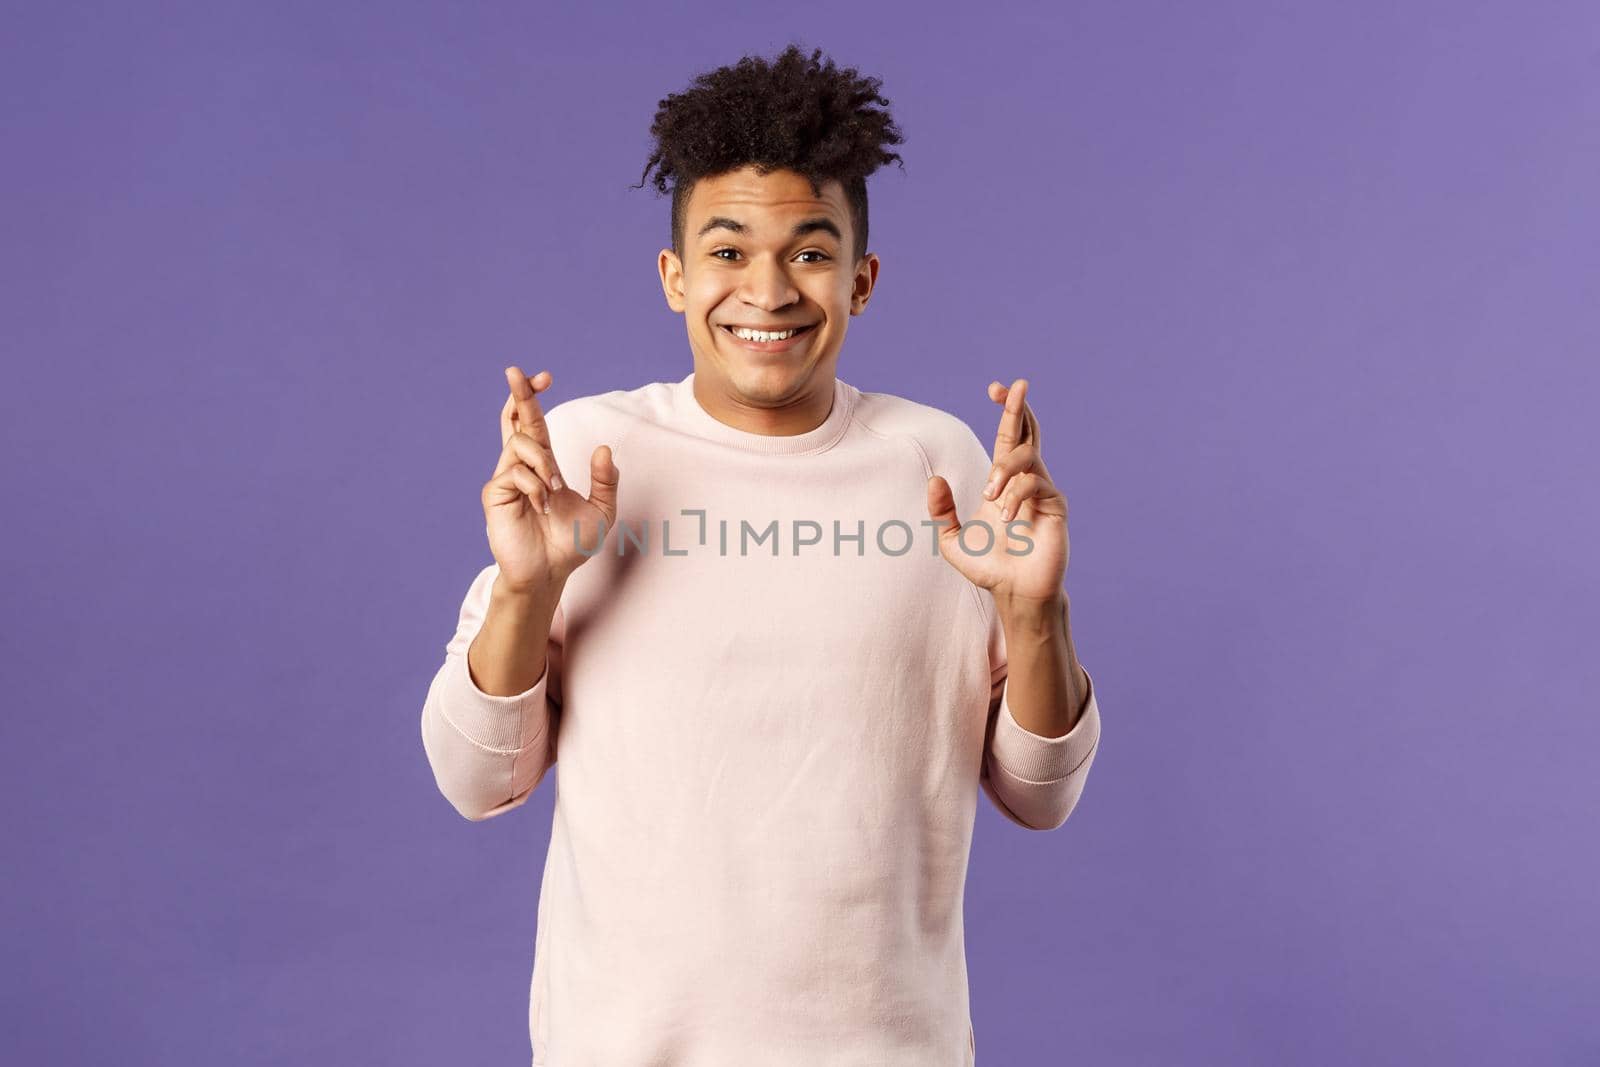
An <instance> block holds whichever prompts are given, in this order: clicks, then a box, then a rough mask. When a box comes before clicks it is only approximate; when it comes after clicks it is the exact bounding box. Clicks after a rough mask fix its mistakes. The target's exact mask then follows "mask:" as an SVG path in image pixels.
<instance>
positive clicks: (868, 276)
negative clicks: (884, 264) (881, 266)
mask: <svg viewBox="0 0 1600 1067" xmlns="http://www.w3.org/2000/svg"><path fill="white" fill-rule="evenodd" d="M877 284H878V257H877V256H876V255H875V254H874V253H872V252H867V253H864V254H863V255H862V257H861V262H859V263H857V264H856V276H855V278H854V279H853V280H852V282H851V286H850V314H852V315H860V314H861V313H862V312H864V311H866V310H867V301H868V300H870V299H872V288H873V286H875V285H877Z"/></svg>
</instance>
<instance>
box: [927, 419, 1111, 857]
mask: <svg viewBox="0 0 1600 1067" xmlns="http://www.w3.org/2000/svg"><path fill="white" fill-rule="evenodd" d="M962 425H963V426H964V427H965V423H963V424H962ZM963 443H964V446H965V449H966V453H965V454H966V455H967V456H968V457H969V458H968V460H967V461H966V462H965V463H962V464H958V465H957V469H958V470H960V472H961V473H960V474H959V475H958V478H959V479H960V481H959V482H957V481H954V480H952V481H951V490H952V492H954V493H955V494H956V500H957V503H958V506H961V505H963V504H964V502H965V501H968V500H970V501H972V502H973V503H974V504H975V503H976V502H977V501H978V500H979V499H980V497H979V494H980V493H981V487H982V485H983V483H984V482H985V481H987V480H988V477H989V470H990V468H991V467H992V466H993V465H994V464H993V462H992V460H991V457H990V454H989V450H988V449H986V448H985V447H984V446H983V442H981V441H979V440H978V437H977V435H976V434H974V433H973V432H972V430H971V428H970V427H967V428H966V434H965V440H964V442H963ZM962 510H963V511H965V508H964V507H963V508H962ZM978 593H979V597H978V599H979V603H980V605H981V607H982V609H983V612H984V614H985V616H986V619H985V621H986V623H987V626H988V651H989V718H988V722H987V724H986V726H985V729H984V736H983V766H982V768H981V770H980V772H979V775H978V782H979V785H981V786H982V788H983V791H984V792H985V793H986V794H987V795H988V797H989V799H990V801H992V802H993V803H994V806H995V807H996V808H997V809H998V810H999V812H1000V814H1002V815H1004V816H1005V817H1006V818H1007V819H1009V820H1011V821H1012V822H1014V823H1016V824H1017V825H1018V826H1021V827H1024V828H1025V829H1029V830H1054V829H1056V828H1057V827H1059V826H1060V825H1061V824H1062V823H1064V822H1066V821H1067V816H1069V815H1071V814H1072V809H1073V808H1074V807H1076V806H1077V803H1078V798H1079V797H1080V796H1082V795H1083V786H1084V782H1085V781H1086V780H1087V779H1088V777H1089V767H1090V765H1091V764H1093V763H1094V756H1095V752H1096V751H1098V749H1099V747H1100V708H1099V704H1098V703H1097V701H1096V694H1095V687H1094V679H1093V678H1090V679H1089V694H1088V698H1087V701H1086V703H1085V706H1084V708H1083V711H1082V712H1081V713H1080V715H1079V716H1078V721H1077V722H1076V723H1074V724H1073V726H1072V729H1071V730H1069V731H1067V733H1065V734H1063V735H1062V736H1061V737H1043V736H1041V735H1039V734H1036V733H1032V732H1030V731H1028V730H1025V729H1023V727H1022V725H1021V724H1020V723H1018V722H1017V720H1016V718H1015V717H1013V716H1012V714H1011V707H1010V704H1009V702H1008V701H1007V700H1006V688H1007V687H1006V675H1007V671H1006V638H1005V629H1004V627H1002V626H1001V625H1000V616H999V613H998V612H997V611H996V610H995V606H994V597H993V596H992V595H991V594H990V593H989V592H988V590H978ZM1088 673H1089V672H1088V669H1087V668H1085V669H1084V674H1085V675H1087V674H1088Z"/></svg>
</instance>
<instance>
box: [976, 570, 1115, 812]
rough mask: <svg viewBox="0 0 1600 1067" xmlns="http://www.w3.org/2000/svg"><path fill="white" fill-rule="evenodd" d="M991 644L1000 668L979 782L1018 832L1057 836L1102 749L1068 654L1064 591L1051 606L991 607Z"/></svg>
mask: <svg viewBox="0 0 1600 1067" xmlns="http://www.w3.org/2000/svg"><path fill="white" fill-rule="evenodd" d="M991 603H994V602H993V599H992V598H991V597H988V596H987V595H986V596H985V606H988V605H989V604H991ZM990 643H991V656H995V657H997V658H998V659H999V661H1000V662H999V664H998V666H996V667H995V668H993V673H992V675H991V677H992V688H991V694H990V703H989V723H988V728H987V730H986V732H985V735H984V756H983V769H982V773H981V775H980V782H981V784H982V785H983V787H984V791H985V792H986V793H987V794H988V796H989V799H990V800H991V801H993V802H994V805H995V807H996V808H997V809H998V810H999V811H1000V812H1001V814H1003V815H1005V816H1006V817H1007V818H1008V819H1010V820H1011V821H1012V822H1014V823H1016V824H1017V825H1018V826H1022V827H1025V828H1027V829H1030V830H1054V829H1056V828H1057V827H1059V826H1061V825H1062V824H1063V823H1065V822H1066V821H1067V817H1068V816H1069V815H1071V814H1072V810H1073V808H1074V807H1076V806H1077V803H1078V798H1079V797H1080V796H1082V794H1083V787H1084V783H1085V782H1086V781H1087V779H1088V776H1089V767H1090V765H1091V764H1092V763H1093V762H1094V756H1095V753H1096V752H1097V751H1098V749H1099V744H1100V709H1099V706H1098V704H1097V702H1096V700H1095V692H1094V685H1093V682H1092V681H1091V680H1090V678H1089V674H1088V672H1087V671H1086V670H1084V668H1083V665H1082V664H1080V663H1079V662H1078V657H1077V652H1076V650H1075V649H1074V648H1073V646H1072V630H1071V624H1070V621H1069V605H1068V601H1067V596H1066V592H1065V590H1063V591H1062V592H1061V595H1060V598H1059V599H1058V600H1057V601H1054V602H1049V601H1047V602H1044V603H1036V602H1022V603H1016V602H1011V601H1003V602H1001V603H999V604H995V609H994V614H993V615H992V616H991V631H990Z"/></svg>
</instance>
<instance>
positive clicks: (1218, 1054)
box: [0, 2, 1600, 1067]
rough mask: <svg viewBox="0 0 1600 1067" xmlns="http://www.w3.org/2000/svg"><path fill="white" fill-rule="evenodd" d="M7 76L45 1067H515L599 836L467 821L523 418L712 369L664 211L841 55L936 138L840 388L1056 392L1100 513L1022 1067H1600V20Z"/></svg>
mask: <svg viewBox="0 0 1600 1067" xmlns="http://www.w3.org/2000/svg"><path fill="white" fill-rule="evenodd" d="M5 37H6V40H5V44H4V56H3V62H0V81H3V88H4V104H3V107H0V121H3V128H0V145H3V146H4V154H5V158H6V166H5V170H4V174H3V178H0V181H3V183H4V187H3V200H0V213H3V215H0V217H3V231H0V269H3V272H4V273H3V276H0V282H3V297H0V313H3V316H4V318H3V338H4V345H5V354H6V358H5V389H4V400H3V404H4V409H3V411H0V416H3V425H4V432H5V435H6V440H5V443H6V447H5V449H4V454H5V464H6V472H5V477H6V484H5V502H6V514H7V522H6V527H5V529H6V533H5V538H6V542H5V547H6V552H5V567H6V576H5V577H6V582H5V588H6V598H5V600H6V615H7V618H6V624H5V629H4V669H5V676H6V691H7V700H6V704H7V708H6V714H5V716H4V723H5V731H6V735H5V744H4V745H3V746H0V760H3V767H0V770H3V772H4V774H5V779H6V782H7V785H8V786H9V790H8V792H9V794H10V797H11V801H10V812H9V817H8V818H7V819H6V826H7V840H6V842H5V844H6V856H7V858H8V863H7V866H8V867H9V868H10V870H9V872H8V874H7V875H6V877H5V879H4V883H5V887H4V904H5V906H6V913H7V915H8V916H9V917H10V918H9V921H8V922H7V923H6V934H5V943H4V946H3V947H4V957H5V959H6V961H7V966H6V968H5V979H4V980H5V989H4V996H3V997H0V1004H3V1007H0V1012H3V1013H4V1017H3V1018H0V1024H3V1029H4V1031H5V1032H6V1033H7V1034H8V1043H9V1044H10V1046H11V1048H12V1052H11V1053H10V1054H9V1057H8V1058H11V1059H12V1061H13V1062H18V1063H22V1062H27V1063H43V1062H51V1063H91V1062H93V1063H108V1062H116V1063H121V1064H157V1063H160V1064H169V1063H222V1062H227V1063H231V1064H258V1063H260V1064H265V1063H385V1064H402V1063H404V1064H424V1063H429V1064H431V1063H469V1062H470V1063H484V1064H488V1063H503V1064H525V1063H526V1062H527V1060H528V1055H529V1051H528V1036H527V1030H526V1010H527V995H528V978H529V968H530V967H531V961H532V949H533V938H534V925H533V924H534V909H535V896H536V893H537V890H538V885H539V873H540V870H541V866H542V863H543V859H544V852H545V843H546V841H547V839H548V833H549V817H550V805H551V800H552V790H551V789H550V788H549V786H548V784H547V785H542V786H541V788H540V790H539V792H538V794H537V795H536V797H535V798H534V799H533V800H531V801H530V802H529V803H528V804H527V805H526V806H525V807H524V808H523V809H521V810H519V811H517V812H516V813H514V814H512V815H511V816H510V817H508V818H504V819H498V820H494V821H492V822H490V823H486V824H482V825H472V824H468V823H465V822H463V821H462V820H461V819H460V817H459V816H458V815H456V814H455V813H454V812H453V811H452V810H451V809H450V807H449V805H448V804H447V803H446V802H445V801H444V799H443V798H442V797H440V796H439V795H438V794H437V792H436V791H435V788H434V785H433V782H432V778H431V774H430V772H429V769H428V767H427V764H426V760H425V757H424V753H423V750H422V745H421V739H420V735H419V727H418V717H419V714H420V710H421V703H422V699H423V695H424V693H425V690H426V686H427V683H428V681H429V679H430V678H431V677H432V675H433V672H434V671H435V670H436V668H437V666H438V664H439V662H440V661H441V659H442V656H443V646H444V642H445V641H446V640H447V639H448V637H449V635H450V633H451V630H452V628H453V626H454V622H455V612H456V610H457V608H458V607H459V604H460V600H461V597H462V595H463V594H464V593H465V590H466V586H467V583H468V582H469V581H470V579H471V578H472V576H473V575H474V573H475V572H476V571H477V569H478V568H479V567H481V566H482V565H484V564H485V563H486V562H487V561H488V559H489V557H488V549H487V545H486V542H485V540H484V535H483V517H482V511H481V507H480V504H479V500H478V493H479V490H480V488H481V486H482V483H483V481H484V480H485V479H486V478H487V477H488V475H489V472H490V470H491V469H492V467H493V463H494V459H495V456H496V454H497V452H498V448H499V430H498V422H497V420H498V412H499V408H500V404H501V402H502V400H503V398H504V391H505V386H504V382H503V379H502V377H501V368H502V367H503V366H504V365H505V364H507V363H511V362H517V363H519V364H521V365H522V366H524V367H525V368H527V369H529V370H530V371H533V370H537V369H540V368H549V369H551V370H552V372H553V373H554V376H555V387H554V390H553V392H552V394H551V401H552V402H556V401H559V400H560V399H565V398H567V397H570V396H575V395H580V394H585V393H592V392H598V391H604V390H608V389H613V388H632V387H635V386H637V385H640V384H643V383H644V382H647V381H652V380H673V379H677V378H680V377H682V376H683V375H684V374H686V373H687V372H688V371H689V369H691V363H690V354H689V349H688V345H687V341H686V339H685V336H684V332H683V321H682V319H680V318H678V317H677V316H674V315H673V314H672V313H671V312H670V311H669V310H668V309H667V308H666V305H665V303H664V301H663V299H662V296H661V292H660V288H659V283H658V280H657V277H656V268H655V258H656V253H657V250H658V249H659V248H660V247H661V245H662V244H663V243H664V242H665V240H666V233H667V211H668V202H667V200H666V199H665V198H660V199H658V198H657V197H655V196H654V195H653V193H651V192H650V191H649V190H647V189H637V190H636V189H630V188H628V186H629V184H630V183H633V182H636V181H637V180H638V179H639V175H640V172H641V170H642V169H643V166H644V161H645V158H646V156H647V155H648V152H649V141H648V126H649V122H650V119H651V116H652V114H653V112H654V109H655V105H656V102H657V101H658V100H659V99H660V98H661V97H663V96H665V95H666V93H668V92H672V91H677V90H679V89H681V88H683V87H685V86H686V85H687V83H688V81H689V79H690V78H691V77H692V76H693V75H694V74H695V73H697V72H699V71H701V70H705V69H708V68H710V67H713V66H717V65H720V64H723V63H728V62H732V61H734V60H735V59H737V58H738V57H739V56H740V55H742V54H744V53H746V52H757V53H761V54H764V55H772V54H774V53H775V52H776V51H777V50H778V49H779V48H781V47H782V45H783V44H784V43H786V42H787V41H788V40H790V39H795V40H797V41H799V42H800V43H801V44H802V45H805V46H807V47H809V46H812V45H816V46H820V47H822V48H824V49H825V50H826V52H827V53H828V54H829V55H830V56H832V57H833V58H835V59H836V60H838V61H839V62H840V63H841V64H844V65H853V66H857V67H859V68H861V69H862V70H863V71H865V72H867V73H871V74H875V75H879V76H881V77H883V78H884V88H883V92H884V94H885V95H887V96H888V97H889V98H890V99H891V100H892V101H893V110H894V113H895V115H896V117H897V119H898V121H899V122H900V124H901V126H902V128H903V129H904V130H905V132H906V135H907V138H908V140H907V143H906V145H904V146H903V148H902V149H901V151H902V153H903V154H904V156H905V158H906V170H905V171H904V172H902V171H900V170H899V169H898V168H895V167H890V168H888V169H886V170H884V171H880V172H879V174H878V175H877V176H875V177H874V178H873V179H872V181H871V184H870V188H871V194H872V217H871V218H872V232H871V246H872V248H873V250H874V251H876V252H877V253H878V254H879V255H880V256H881V257H882V258H883V270H882V274H881V276H880V278H879V291H878V293H877V295H876V297H875V299H874V302H873V305H872V310H871V313H869V314H868V315H866V316H864V317H863V318H860V319H856V320H853V322H852V325H851V328H850V334H849V338H848V340H847V341H846V344H845V348H844V351H843V355H842V359H841V369H840V374H841V377H843V378H844V379H845V380H846V381H849V382H851V383H852V384H854V385H856V386H858V387H860V388H863V389H871V390H882V391H889V392H895V393H899V394H901V395H905V396H909V397H912V398H914V399H917V400H920V401H923V402H926V403H929V404H933V405H936V406H939V407H942V408H945V409H946V410H950V411H954V412H956V413H957V414H960V415H961V416H963V417H964V418H965V419H966V420H967V421H968V422H969V424H971V425H972V426H974V428H975V429H977V430H978V432H979V434H980V436H982V437H985V438H986V439H987V438H988V437H989V436H990V435H991V434H992V427H993V420H994V412H993V411H992V410H991V409H992V405H991V404H990V402H989V401H988V400H987V398H986V397H985V395H984V386H985V384H986V383H987V382H988V381H989V380H990V379H991V378H993V377H1001V378H1006V379H1007V380H1009V378H1010V377H1012V376H1027V377H1029V378H1030V379H1031V380H1032V383H1033V391H1032V394H1031V396H1032V399H1033V403H1034V404H1035V406H1036V408H1037V410H1038V412H1039V415H1040V418H1041V420H1042V422H1043V425H1044V428H1045V436H1044V440H1045V442H1046V458H1047V460H1048V462H1049V463H1050V467H1051V470H1052V473H1053V474H1054V475H1055V477H1056V479H1057V481H1058V483H1059V484H1060V485H1061V486H1062V487H1063V489H1064V491H1065V492H1066V494H1067V496H1068V497H1069V499H1070V501H1071V507H1072V519H1071V532H1072V545H1073V553H1072V564H1071V568H1070V570H1069V572H1068V578H1067V588H1068V590H1069V592H1070V593H1071V596H1072V605H1073V620H1074V634H1075V638H1076V642H1077V646H1078V649H1079V652H1080V654H1081V655H1082V657H1083V659H1084V662H1085V664H1086V665H1088V666H1089V667H1090V669H1091V670H1093V671H1094V674H1095V678H1096V681H1097V684H1098V685H1099V687H1100V693H1101V699H1102V701H1103V706H1104V712H1105V730H1106V734H1105V743H1104V748H1103V750H1102V752H1101V754H1100V755H1099V757H1098V761H1097V763H1096V765H1095V770H1094V772H1093V774H1092V776H1091V779H1090V784H1089V787H1088V790H1087V792H1086V794H1085V796H1084V799H1083V802H1082V804H1081V805H1080V807H1079V808H1078V810H1077V811H1076V812H1075V814H1074V815H1073V817H1072V819H1071V820H1070V821H1069V822H1068V823H1067V825H1066V826H1065V827H1063V828H1062V829H1061V830H1059V831H1056V832H1053V833H1043V834H1041V833H1029V832H1027V831H1024V830H1021V829H1020V828H1016V827H1013V826H1011V825H1010V824H1008V823H1006V822H1005V821H1004V820H1003V819H1001V817H1000V816H999V815H998V814H997V813H996V812H995V811H994V810H993V809H992V808H991V807H990V805H989V803H988V802H987V801H986V800H982V802H981V803H980V808H979V816H978V818H979V823H978V828H977V837H976V842H975V845H974V849H973V856H972V867H971V873H970V881H969V885H968V894H967V901H966V917H967V930H968V934H967V936H968V954H969V960H970V965H971V981H972V995H973V1018H974V1021H975V1025H976V1032H977V1041H978V1053H979V1062H980V1064H983V1065H985V1067H1004V1065H1011V1064H1035V1063H1038V1064H1046V1063H1048V1064H1055V1063H1093V1064H1148V1063H1270V1064H1278V1063H1290V1062H1293V1063H1306V1064H1309V1063H1395V1064H1402V1063H1403V1064H1411V1063H1419V1062H1452V1063H1468V1062H1474V1063H1477V1062H1481V1063H1490V1062H1505V1061H1506V1060H1507V1059H1509V1058H1510V1057H1512V1056H1513V1055H1515V1054H1520V1055H1523V1056H1525V1057H1526V1058H1527V1061H1531V1062H1544V1063H1578V1062H1591V1063H1592V1062H1596V1061H1597V1059H1600V1023H1596V1021H1595V1016H1594V1014H1593V1011H1594V1008H1595V1003H1596V999H1597V995H1600V982H1597V977H1596V975H1597V970H1600V958H1597V956H1600V949H1597V944H1600V920H1597V910H1596V908H1595V896H1596V883H1597V875H1600V867H1597V862H1596V849H1595V831H1596V822H1597V820H1596V804H1595V800H1594V797H1595V793H1594V775H1595V767H1596V750H1597V747H1600V723H1597V720H1596V716H1595V710H1596V700H1595V694H1596V692H1597V690H1600V672H1597V667H1596V660H1595V658H1594V656H1593V651H1592V647H1591V646H1592V645H1593V642H1594V638H1595V636H1596V634H1597V631H1600V625H1597V624H1600V617H1597V616H1600V606H1597V605H1600V597H1597V596H1596V593H1597V591H1600V589H1597V587H1600V563H1597V558H1596V553H1595V545H1596V543H1597V533H1600V531H1597V529H1596V527H1597V525H1600V524H1597V521H1596V520H1597V515H1600V506H1597V503H1596V493H1595V491H1594V480H1593V479H1594V474H1593V470H1594V463H1593V459H1594V442H1595V438H1594V436H1593V429H1592V422H1591V420H1592V417H1593V415H1594V412H1595V407H1596V402H1597V400H1600V372H1597V363H1596V353H1597V342H1600V330H1597V314H1596V308H1597V304H1600V301H1597V298H1596V288H1597V284H1596V283H1597V281H1600V271H1597V269H1596V268H1597V265H1600V264H1597V259H1600V240H1597V237H1600V234H1597V228H1596V226H1597V223H1600V211H1597V208H1596V196H1595V190H1596V189H1600V13H1597V9H1596V8H1595V7H1594V6H1593V5H1587V4H1576V3H1574V4H1567V5H1554V4H1552V5H1536V6H1533V7H1530V8H1528V9H1524V10H1518V8H1517V5H1513V4H1509V3H1507V4H1497V5H1489V4H1476V3H1448V4H1446V3H1438V4H1430V5H1407V6H1406V7H1405V9H1404V10H1398V11H1397V10H1391V9H1389V7H1388V6H1387V5H1384V6H1383V7H1378V6H1376V5H1373V6H1370V7H1369V8H1368V9H1367V10H1364V11H1356V10H1352V9H1351V8H1350V7H1349V6H1348V5H1335V4H1331V3H1330V4H1323V5H1321V7H1320V8H1319V9H1310V8H1307V7H1303V6H1302V7H1291V6H1289V5H1279V4H1259V5H1246V4H1237V3H1233V4H1221V5H1218V4H1211V5H1161V6H1157V5H1150V4H1142V3H1140V4H1129V3H1126V2H1119V3H1095V4H1083V5H1075V6H1073V7H1072V8H1071V9H1069V10H1061V9H1060V8H1059V7H1058V6H1057V5H1050V4H1042V3H1041V4H1036V5H1031V6H1020V7H1012V8H1009V9H1004V10H1003V9H1001V8H999V7H997V6H995V5H984V6H983V8H982V11H981V14H979V13H976V12H967V13H962V14H953V15H948V16H935V15H933V14H931V13H930V12H929V11H928V9H926V8H925V7H923V6H922V5H917V6H915V7H913V6H911V5H902V6H901V7H900V10H898V11H894V10H890V9H888V8H886V7H869V8H863V7H862V6H860V5H857V4H853V3H848V4H847V3H813V4H810V5H807V6H806V9H805V11H804V12H800V13H796V14H794V15H793V16H792V17H789V18H782V19H779V18H775V17H773V16H770V15H762V14H758V13H756V11H755V9H754V8H753V7H752V6H751V5H748V4H738V5H735V4H703V5H699V6H698V7H697V9H696V11H695V13H694V15H693V16H692V18H691V17H690V16H689V15H688V14H686V13H684V12H681V11H678V10H671V11H667V10H656V9H653V8H651V7H645V6H640V7H638V8H637V9H636V10H634V11H631V12H629V13H628V14H627V16H626V17H625V18H618V17H616V14H615V13H614V12H605V11H603V10H591V11H586V12H583V13H577V12H576V11H574V12H571V13H561V14H557V13H554V12H552V11H549V10H547V9H544V8H542V7H541V8H536V7H534V6H532V5H487V4H484V5H479V4H470V5H454V4H442V3H441V4H435V5H421V4H365V5H362V4H354V3H344V4H327V3H315V4H313V3H295V4H272V5H268V4H260V5H233V4H219V3H209V4H195V5H192V6H189V7H186V8H180V7H176V6H173V5H161V6H160V7H159V8H158V7H157V6H156V5H105V6H100V7H94V6H85V5H71V6H66V5H54V4H38V5H33V9H32V10H30V11H18V10H13V11H12V12H11V14H10V17H9V18H8V19H7V31H6V34H5ZM1583 424H1589V425H1591V429H1590V430H1589V431H1587V432H1586V431H1583V430H1581V425H1583ZM1583 460H1587V462H1581V461H1583ZM980 800H981V798H980ZM619 1067H626V1065H619Z"/></svg>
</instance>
